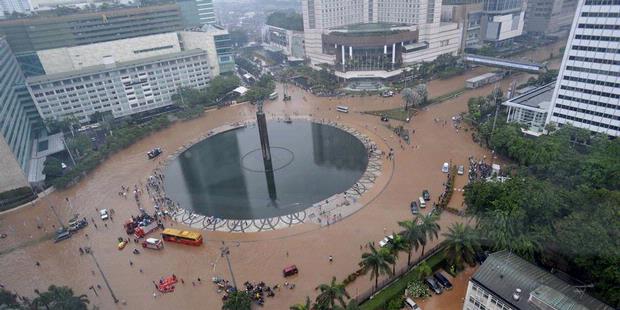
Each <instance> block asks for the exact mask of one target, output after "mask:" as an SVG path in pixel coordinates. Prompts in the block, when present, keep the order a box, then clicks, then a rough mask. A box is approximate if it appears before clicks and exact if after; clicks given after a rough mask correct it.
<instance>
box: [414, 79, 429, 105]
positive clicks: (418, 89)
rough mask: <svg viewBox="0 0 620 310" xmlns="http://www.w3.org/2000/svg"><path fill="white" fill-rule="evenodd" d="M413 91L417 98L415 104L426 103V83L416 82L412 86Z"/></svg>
mask: <svg viewBox="0 0 620 310" xmlns="http://www.w3.org/2000/svg"><path fill="white" fill-rule="evenodd" d="M414 92H415V93H416V94H417V96H416V97H417V99H418V101H419V102H418V103H417V104H415V105H416V106H420V105H423V104H426V101H427V100H428V89H427V87H426V84H418V85H416V86H415V88H414Z"/></svg>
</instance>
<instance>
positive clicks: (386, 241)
mask: <svg viewBox="0 0 620 310" xmlns="http://www.w3.org/2000/svg"><path fill="white" fill-rule="evenodd" d="M392 239H394V235H389V236H387V237H385V238H383V240H381V241H379V246H380V247H384V246H386V245H387V244H388V243H389V242H390V240H392Z"/></svg>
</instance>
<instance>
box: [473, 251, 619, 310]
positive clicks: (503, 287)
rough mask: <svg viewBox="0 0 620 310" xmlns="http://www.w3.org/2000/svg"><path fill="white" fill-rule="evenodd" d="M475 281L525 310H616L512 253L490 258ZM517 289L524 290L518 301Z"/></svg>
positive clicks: (476, 274) (505, 252) (517, 307)
mask: <svg viewBox="0 0 620 310" xmlns="http://www.w3.org/2000/svg"><path fill="white" fill-rule="evenodd" d="M472 281H474V282H475V283H477V284H480V285H481V286H483V287H484V288H485V289H486V290H488V291H490V292H493V293H494V294H495V295H496V296H498V297H500V298H501V299H503V300H504V301H505V302H506V303H508V304H510V305H511V306H512V307H514V308H516V309H521V310H530V309H531V310H538V309H558V310H559V309H562V310H582V309H583V310H585V309H589V310H612V309H613V308H611V307H610V306H607V305H606V304H604V303H602V302H600V301H598V300H597V299H595V298H593V297H591V296H589V295H587V294H585V293H582V292H580V291H579V290H578V289H577V288H576V287H574V286H572V285H570V284H569V283H567V282H565V281H563V280H561V279H560V278H558V277H556V276H555V275H553V274H551V273H549V272H547V271H545V270H543V269H542V268H540V267H538V266H536V265H534V264H532V263H530V262H528V261H526V260H524V259H522V258H520V257H519V256H517V255H515V254H512V253H510V252H508V251H500V252H496V253H493V254H491V255H489V257H488V258H487V260H486V261H485V262H484V263H483V264H482V266H480V269H478V271H477V272H476V273H475V274H474V276H473V277H472ZM516 289H521V293H520V294H519V295H520V298H518V299H515V298H514V296H513V295H514V294H515V292H516Z"/></svg>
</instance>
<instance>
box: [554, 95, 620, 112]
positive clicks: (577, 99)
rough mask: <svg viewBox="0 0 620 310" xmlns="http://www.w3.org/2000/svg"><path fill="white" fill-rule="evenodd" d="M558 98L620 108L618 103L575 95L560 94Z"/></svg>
mask: <svg viewBox="0 0 620 310" xmlns="http://www.w3.org/2000/svg"><path fill="white" fill-rule="evenodd" d="M558 99H564V100H570V101H573V102H579V103H585V104H590V105H594V106H597V107H602V108H608V109H614V110H620V105H618V104H611V103H605V102H600V101H595V100H589V99H583V98H577V97H573V96H566V95H558Z"/></svg>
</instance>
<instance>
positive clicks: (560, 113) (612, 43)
mask: <svg viewBox="0 0 620 310" xmlns="http://www.w3.org/2000/svg"><path fill="white" fill-rule="evenodd" d="M550 122H551V123H555V124H558V125H560V126H562V125H564V124H571V125H573V126H576V127H579V128H585V129H588V130H591V131H594V132H600V133H603V134H607V135H610V136H620V0H579V4H578V5H577V11H576V13H575V18H574V20H573V26H572V29H571V32H570V35H569V38H568V42H567V44H566V51H565V53H564V58H563V60H562V65H561V67H560V72H559V75H558V80H557V84H556V86H555V90H554V93H553V100H552V105H551V109H550V112H549V113H548V116H547V123H550Z"/></svg>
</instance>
